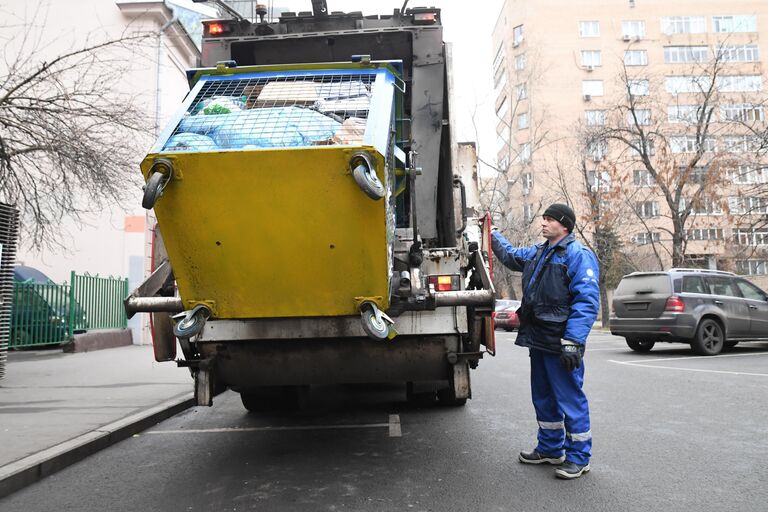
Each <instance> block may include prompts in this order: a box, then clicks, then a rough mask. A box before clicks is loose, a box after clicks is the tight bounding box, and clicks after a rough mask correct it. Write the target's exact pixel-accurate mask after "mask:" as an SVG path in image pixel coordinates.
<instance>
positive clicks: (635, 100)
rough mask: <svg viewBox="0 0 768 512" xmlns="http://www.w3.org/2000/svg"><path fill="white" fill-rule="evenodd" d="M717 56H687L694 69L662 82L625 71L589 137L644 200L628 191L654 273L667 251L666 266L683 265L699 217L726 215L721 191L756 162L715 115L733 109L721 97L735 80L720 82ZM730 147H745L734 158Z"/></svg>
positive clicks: (739, 133)
mask: <svg viewBox="0 0 768 512" xmlns="http://www.w3.org/2000/svg"><path fill="white" fill-rule="evenodd" d="M723 48H724V46H723V45H720V46H719V47H717V48H716V49H715V51H714V56H713V57H712V58H709V59H704V58H703V57H701V58H700V57H699V56H698V55H697V56H694V57H693V58H692V59H691V60H694V61H698V62H696V63H695V64H694V65H692V67H691V69H690V71H689V74H687V75H684V76H679V77H676V78H673V77H666V78H664V79H663V82H662V79H659V80H654V77H649V76H642V75H639V74H638V73H637V72H634V71H632V68H631V67H630V66H626V65H624V66H623V67H622V72H621V77H620V82H621V85H622V89H623V95H622V97H621V98H619V99H618V101H617V102H616V103H615V106H614V107H612V108H610V109H607V110H606V111H605V124H604V125H602V126H593V127H592V129H591V131H590V134H589V146H590V148H591V149H590V151H591V152H592V153H593V154H595V153H600V157H601V158H608V159H609V160H610V161H611V162H612V164H613V165H615V166H616V167H617V168H620V169H623V171H624V172H626V173H634V174H637V176H634V180H635V182H640V184H641V185H644V186H643V187H642V190H643V191H644V194H645V198H642V197H640V196H639V195H638V191H637V190H636V189H634V190H633V189H632V188H631V187H628V188H627V189H625V190H626V191H627V195H626V196H625V200H626V201H628V202H634V203H635V208H634V210H633V211H634V213H635V215H636V217H637V220H638V224H640V225H642V226H643V229H644V230H645V231H646V232H647V234H648V239H649V241H650V243H651V244H652V246H653V247H654V251H656V255H657V257H658V259H659V264H660V266H663V261H662V260H663V259H666V258H662V255H661V254H660V252H659V251H667V253H668V257H669V259H670V260H671V263H672V265H673V266H679V265H683V264H684V263H685V262H686V260H687V247H688V242H689V237H688V236H687V234H688V232H689V230H690V229H692V228H693V227H694V226H695V225H696V222H697V220H699V219H700V218H702V217H703V216H706V215H711V214H722V213H726V214H727V213H728V197H727V193H728V189H727V188H726V187H725V185H727V183H728V182H729V180H731V178H732V175H733V173H734V172H735V169H737V168H738V165H739V164H740V163H743V162H744V161H745V160H748V159H752V158H753V157H754V156H755V151H754V149H756V147H754V144H755V142H747V139H745V137H747V130H745V129H743V128H740V127H739V126H738V123H734V122H732V120H731V119H729V118H728V117H727V116H725V115H724V114H723V113H722V112H721V110H722V108H721V107H725V106H726V105H731V103H728V102H729V101H733V98H732V97H731V98H727V97H726V96H727V95H724V94H723V92H724V91H729V83H730V81H732V80H735V77H733V76H729V75H728V74H727V73H728V72H727V65H728V61H727V58H726V54H725V53H724V52H723V51H722V49H723ZM689 51H692V50H689ZM670 94H671V95H670ZM733 144H747V145H749V146H750V147H749V148H745V149H744V151H743V152H742V153H741V154H740V155H737V154H736V153H735V151H734V148H733V147H732V145H733ZM659 201H661V204H663V208H660V207H659V203H658V202H659ZM659 218H666V219H667V221H668V223H664V222H659V220H658V219H659ZM658 232H663V233H666V234H667V235H668V237H669V240H670V243H669V244H664V243H659V242H660V240H659V239H657V238H656V236H655V235H656V233H658Z"/></svg>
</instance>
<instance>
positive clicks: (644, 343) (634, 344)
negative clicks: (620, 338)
mask: <svg viewBox="0 0 768 512" xmlns="http://www.w3.org/2000/svg"><path fill="white" fill-rule="evenodd" d="M626 340H627V346H628V347H629V348H631V349H632V350H634V351H635V352H650V351H651V349H652V348H653V346H654V345H655V344H656V342H655V341H648V340H639V339H637V338H626Z"/></svg>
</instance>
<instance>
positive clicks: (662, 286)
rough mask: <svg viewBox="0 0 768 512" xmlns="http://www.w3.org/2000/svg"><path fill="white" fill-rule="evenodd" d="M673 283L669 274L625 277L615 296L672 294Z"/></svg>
mask: <svg viewBox="0 0 768 512" xmlns="http://www.w3.org/2000/svg"><path fill="white" fill-rule="evenodd" d="M671 291H672V281H671V280H670V278H669V275H667V274H636V275H628V276H624V277H623V278H622V279H621V282H619V286H618V287H616V293H615V295H614V296H616V295H618V296H623V295H635V294H637V293H639V294H646V293H662V294H663V293H670V292H671Z"/></svg>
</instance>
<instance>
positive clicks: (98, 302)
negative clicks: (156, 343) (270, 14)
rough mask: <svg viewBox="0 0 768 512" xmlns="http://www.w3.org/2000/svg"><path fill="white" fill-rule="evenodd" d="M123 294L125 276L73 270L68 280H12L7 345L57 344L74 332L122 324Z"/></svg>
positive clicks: (123, 312)
mask: <svg viewBox="0 0 768 512" xmlns="http://www.w3.org/2000/svg"><path fill="white" fill-rule="evenodd" d="M127 295H128V280H127V279H119V278H113V277H106V278H105V277H98V276H90V275H88V274H85V275H77V274H75V273H74V272H72V276H71V281H70V283H64V284H55V283H50V282H49V283H36V282H33V281H27V282H16V283H15V284H14V289H13V313H12V315H11V337H10V338H11V339H10V347H11V348H19V347H32V346H43V345H52V344H60V343H63V342H66V341H69V340H71V339H72V338H73V336H74V334H75V333H78V332H84V331H87V330H96V329H119V328H125V327H126V326H127V325H128V320H127V318H126V316H125V310H124V309H123V299H124V298H125V297H126V296H127Z"/></svg>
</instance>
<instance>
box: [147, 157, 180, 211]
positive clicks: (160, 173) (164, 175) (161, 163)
mask: <svg viewBox="0 0 768 512" xmlns="http://www.w3.org/2000/svg"><path fill="white" fill-rule="evenodd" d="M149 172H150V175H149V179H148V180H147V184H146V185H144V197H142V199H141V206H142V207H143V208H145V209H147V210H151V209H152V208H154V207H155V203H157V200H158V199H160V196H161V195H163V190H165V187H166V185H168V182H170V181H171V177H172V175H173V166H172V164H171V162H170V161H168V160H167V159H166V158H158V159H157V160H155V163H154V164H152V168H151V169H150V171H149Z"/></svg>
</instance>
